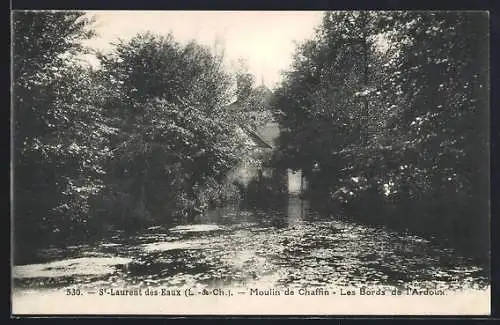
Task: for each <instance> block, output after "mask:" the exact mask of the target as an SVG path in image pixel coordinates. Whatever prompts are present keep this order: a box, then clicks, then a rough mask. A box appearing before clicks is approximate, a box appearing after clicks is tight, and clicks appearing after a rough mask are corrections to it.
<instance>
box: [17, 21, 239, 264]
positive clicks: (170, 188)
mask: <svg viewBox="0 0 500 325" xmlns="http://www.w3.org/2000/svg"><path fill="white" fill-rule="evenodd" d="M13 18H14V24H13V28H14V37H15V39H14V58H13V59H14V119H15V133H14V139H15V150H16V152H15V166H14V167H15V193H14V197H15V216H16V217H15V220H14V222H15V227H14V229H15V240H16V253H17V254H16V255H17V256H26V252H25V251H29V250H30V249H31V248H33V247H34V246H35V247H36V246H37V245H40V244H42V243H44V242H46V241H52V240H54V239H60V240H63V241H65V242H67V241H68V240H77V239H78V240H79V239H82V238H85V237H88V236H90V235H91V234H98V233H99V232H100V231H102V230H106V229H108V228H109V227H119V228H122V229H130V230H133V229H139V228H140V227H144V226H147V225H148V224H151V223H158V222H172V221H174V220H175V219H179V218H185V217H193V216H194V215H195V214H196V213H199V212H201V211H203V210H204V209H205V208H207V207H208V206H209V205H210V204H214V202H217V201H220V200H224V199H233V198H235V197H237V194H238V193H237V189H236V188H234V187H233V186H232V185H231V184H226V180H225V175H226V173H227V171H228V170H230V169H231V168H233V167H234V166H235V165H236V164H237V163H238V162H239V161H240V159H241V158H242V157H244V155H245V152H246V150H248V148H247V146H246V145H245V144H244V141H241V135H240V134H238V133H236V128H235V125H236V123H237V121H238V120H240V119H239V118H238V117H237V116H236V115H234V112H231V111H230V110H228V109H226V107H227V105H228V104H229V100H230V98H231V95H232V94H231V93H230V82H231V77H230V76H229V75H228V74H227V73H226V72H225V71H224V67H223V65H222V62H223V61H222V60H223V58H222V57H221V55H219V54H217V53H213V52H212V51H210V50H209V49H207V48H205V47H203V46H201V45H199V44H196V43H194V42H191V43H189V44H186V45H182V44H179V43H177V42H176V41H175V40H174V39H173V37H172V36H171V35H168V36H166V37H163V36H155V35H152V34H141V35H137V36H136V37H134V38H132V39H131V40H128V41H122V42H120V43H118V44H116V45H115V46H114V49H113V50H112V52H111V53H109V54H106V55H103V54H98V59H99V62H100V67H99V68H97V69H93V68H90V67H86V66H85V65H84V64H81V63H80V62H77V58H79V57H81V56H82V54H85V53H86V50H85V48H84V47H83V46H82V41H84V40H86V39H88V38H90V37H92V36H93V31H92V28H91V27H92V25H91V24H92V22H91V21H89V20H88V19H87V18H86V15H85V14H84V13H81V12H37V13H35V12H16V13H15V14H14V17H13ZM27 238H31V239H33V242H31V241H29V240H27Z"/></svg>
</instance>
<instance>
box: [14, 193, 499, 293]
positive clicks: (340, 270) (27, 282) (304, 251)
mask: <svg viewBox="0 0 500 325" xmlns="http://www.w3.org/2000/svg"><path fill="white" fill-rule="evenodd" d="M38 255H39V257H40V258H42V259H44V260H45V263H39V264H32V265H22V266H15V267H14V270H13V277H14V280H15V282H14V284H15V286H16V288H48V287H64V286H68V285H75V284H78V285H79V286H88V287H89V288H95V287H98V286H102V285H107V286H116V287H120V288H122V287H143V286H151V285H168V286H182V285H188V286H193V287H197V286H198V287H210V286H217V287H221V286H226V285H228V286H229V285H231V286H237V285H246V286H249V285H252V286H264V285H265V286H267V287H269V286H274V287H280V286H305V285H307V286H324V285H331V286H335V285H342V286H345V285H348V286H361V285H385V286H407V285H414V286H419V287H429V288H436V287H438V288H447V289H458V288H471V287H472V288H477V287H483V286H485V285H487V284H488V282H489V280H488V274H487V272H486V271H485V270H483V269H482V268H481V267H480V266H478V265H474V264H473V263H472V261H471V260H469V259H467V258H465V257H463V256H460V255H459V254H457V253H456V252H455V251H454V250H452V249H450V248H444V247H441V246H437V245H436V244H433V243H431V242H429V241H427V240H425V239H423V238H420V237H417V236H404V235H402V234H401V233H397V232H392V231H388V230H387V229H384V228H375V227H370V226H365V225H362V224H358V223H355V222H351V221H347V220H343V219H339V218H335V217H332V216H327V215H322V214H321V213H318V212H317V211H314V210H313V209H311V207H310V203H309V202H308V201H305V200H301V199H300V198H296V197H290V198H289V199H288V200H287V201H286V202H281V203H276V204H273V205H272V207H267V208H257V207H251V208H249V207H246V208H241V207H239V206H238V205H227V206H224V207H220V208H216V209H214V210H212V211H210V212H209V213H207V214H205V215H203V216H199V217H198V218H196V220H195V222H194V223H193V224H187V225H179V226H177V227H174V228H170V229H166V228H164V226H162V225H159V226H157V227H151V228H149V229H148V230H147V231H145V232H143V233H141V234H137V235H136V236H132V237H126V236H125V235H124V234H122V233H120V234H117V235H116V236H113V238H111V239H110V240H109V241H106V242H100V243H96V244H94V245H90V244H89V245H82V246H72V247H67V248H66V249H62V250H61V249H40V251H39V254H38Z"/></svg>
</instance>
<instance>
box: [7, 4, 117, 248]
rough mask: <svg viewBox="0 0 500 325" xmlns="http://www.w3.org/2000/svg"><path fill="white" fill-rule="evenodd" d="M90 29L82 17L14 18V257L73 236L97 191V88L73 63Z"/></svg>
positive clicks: (100, 129)
mask: <svg viewBox="0 0 500 325" xmlns="http://www.w3.org/2000/svg"><path fill="white" fill-rule="evenodd" d="M91 23H92V22H91V21H90V20H89V19H87V18H86V16H85V15H84V13H82V12H29V11H26V12H21V11H17V12H14V13H13V31H14V38H13V81H14V94H13V118H14V130H13V136H14V175H15V178H14V190H15V192H14V204H15V211H14V212H15V219H14V223H15V227H14V231H15V240H16V251H22V250H23V247H24V246H30V245H38V244H39V243H40V242H42V241H43V240H44V239H46V238H47V237H48V236H52V235H53V234H55V233H63V234H64V235H68V234H69V233H73V234H74V233H75V230H77V229H78V228H79V227H80V226H83V225H85V223H86V222H87V215H86V211H87V208H88V206H87V204H86V202H87V198H88V197H89V196H91V195H93V194H94V193H95V192H96V190H97V189H98V187H99V186H100V185H101V183H100V178H101V174H102V172H103V171H102V168H101V166H100V161H101V159H102V157H103V156H105V155H106V151H105V150H104V146H105V144H104V143H103V140H104V139H106V137H107V136H106V133H107V130H108V129H107V128H106V126H105V125H103V124H101V123H100V121H102V119H101V118H100V117H101V115H100V110H99V108H98V107H97V106H96V103H95V102H94V101H93V99H94V98H98V97H99V93H100V88H99V86H97V85H96V83H94V81H95V79H94V77H95V76H94V75H93V73H92V71H90V70H88V69H86V68H84V67H83V66H82V65H80V64H79V62H78V60H77V58H76V56H77V55H78V54H81V53H84V48H83V47H82V45H81V42H82V41H83V40H85V39H88V38H90V37H92V35H93V31H92V29H91ZM31 240H33V241H36V242H32V243H31V242H30V241H31ZM17 248H18V249H17Z"/></svg>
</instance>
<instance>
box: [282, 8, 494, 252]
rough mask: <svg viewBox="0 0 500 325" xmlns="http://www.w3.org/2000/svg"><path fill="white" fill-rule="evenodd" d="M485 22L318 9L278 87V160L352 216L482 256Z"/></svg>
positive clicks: (454, 15) (460, 16)
mask: <svg viewBox="0 0 500 325" xmlns="http://www.w3.org/2000/svg"><path fill="white" fill-rule="evenodd" d="M487 21H488V20H487V19H486V17H485V16H484V14H482V13H466V12H446V13H445V12H435V13H421V12H329V13H326V14H325V15H324V18H323V22H322V24H321V26H320V27H319V28H318V30H317V31H316V34H315V37H314V38H313V39H311V40H308V41H306V42H305V43H303V44H301V46H300V47H299V48H298V50H297V52H296V55H295V59H294V64H293V66H292V67H291V69H290V70H289V71H288V72H287V74H286V78H285V81H284V82H283V84H282V85H281V87H280V89H278V90H277V96H276V98H275V103H274V106H275V107H276V108H277V109H279V110H280V111H281V114H280V122H281V124H282V127H283V130H284V132H283V134H282V137H281V151H282V152H281V156H282V159H281V163H282V164H284V165H286V166H287V167H290V168H302V169H303V170H305V171H306V173H308V174H309V175H310V177H311V189H312V191H315V195H316V196H318V195H320V194H324V195H327V196H328V197H329V198H330V199H331V201H332V202H338V203H339V207H340V208H342V209H343V210H344V211H346V212H348V214H349V215H350V216H351V217H353V218H361V219H363V220H365V221H369V222H373V223H379V224H386V225H390V226H394V227H399V228H401V229H409V230H410V231H417V232H421V233H426V234H428V235H435V236H438V237H445V238H448V239H451V240H454V241H455V242H457V243H458V242H460V243H464V244H465V245H464V246H466V248H470V249H473V250H474V251H477V250H479V251H480V252H486V251H487V247H488V235H487V234H488V221H489V219H488V218H489V206H488V204H489V203H488V200H489V185H488V170H489V169H488V161H489V156H488V136H489V133H488V57H487V52H488V50H487V46H488V26H487Z"/></svg>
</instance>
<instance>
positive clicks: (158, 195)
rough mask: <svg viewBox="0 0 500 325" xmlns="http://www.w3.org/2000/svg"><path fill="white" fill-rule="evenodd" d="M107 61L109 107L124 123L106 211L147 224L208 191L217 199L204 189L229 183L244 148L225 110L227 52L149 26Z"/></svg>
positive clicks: (197, 204)
mask: <svg viewBox="0 0 500 325" xmlns="http://www.w3.org/2000/svg"><path fill="white" fill-rule="evenodd" d="M101 60H102V66H103V69H102V71H101V73H102V76H103V77H104V78H106V79H107V81H106V82H107V85H108V86H107V87H108V89H110V92H109V98H108V104H107V108H106V110H107V112H109V116H110V117H112V118H113V119H114V120H115V122H114V124H113V125H114V126H115V127H116V128H118V129H119V130H120V131H119V133H118V134H117V135H116V137H115V138H113V139H112V147H113V149H112V151H113V156H112V157H111V159H110V160H109V161H108V166H107V170H108V172H109V178H108V180H107V182H108V184H109V187H108V189H106V193H104V198H105V199H104V203H103V204H105V206H106V208H104V209H103V210H104V211H115V212H114V213H113V214H114V215H116V216H117V217H118V218H121V219H123V220H125V221H124V222H125V224H131V223H133V224H135V223H139V224H141V223H148V222H158V221H171V220H172V219H171V217H176V218H180V217H186V216H192V214H193V213H194V211H196V210H201V209H203V208H204V207H206V206H207V204H208V203H209V202H204V201H203V199H202V198H208V197H211V198H212V199H214V198H215V196H210V195H205V194H206V193H205V191H206V190H210V189H208V188H207V186H209V184H212V185H213V184H221V183H222V182H223V180H224V176H225V174H226V172H227V171H228V170H229V169H231V168H232V167H233V166H234V165H235V164H236V163H237V162H238V161H239V159H240V154H239V153H240V152H241V150H242V146H241V141H239V136H238V134H236V133H235V124H234V123H235V117H234V116H231V115H230V114H229V112H228V110H227V109H226V106H227V104H228V103H227V99H228V98H229V86H230V84H229V77H228V75H227V74H226V73H225V72H224V70H223V66H222V58H221V57H220V56H218V55H217V54H213V53H211V52H210V51H209V50H208V49H207V48H205V47H203V46H200V45H198V44H196V43H189V44H187V45H186V46H182V45H180V44H179V43H177V42H175V40H174V39H173V37H172V36H171V35H168V36H166V37H163V36H157V35H153V34H149V33H148V34H140V35H137V36H136V37H134V38H132V39H131V40H130V41H126V42H121V43H119V44H117V45H116V48H115V50H114V51H113V53H111V54H110V55H107V56H101ZM215 187H217V186H215ZM212 190H214V191H216V189H215V188H212ZM203 193H205V194H203ZM202 201H203V202H202ZM106 202H107V203H106ZM106 204H107V205H106ZM113 207H115V208H113ZM117 209H118V210H117Z"/></svg>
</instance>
